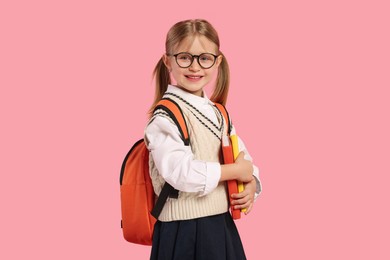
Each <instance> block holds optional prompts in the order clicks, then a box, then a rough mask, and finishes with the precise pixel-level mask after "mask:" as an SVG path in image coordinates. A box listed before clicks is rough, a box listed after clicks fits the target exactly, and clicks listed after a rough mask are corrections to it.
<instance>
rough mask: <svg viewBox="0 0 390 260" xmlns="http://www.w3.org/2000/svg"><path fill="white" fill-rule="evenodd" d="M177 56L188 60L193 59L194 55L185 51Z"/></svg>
mask: <svg viewBox="0 0 390 260" xmlns="http://www.w3.org/2000/svg"><path fill="white" fill-rule="evenodd" d="M177 58H178V59H179V60H183V61H187V60H191V59H192V56H191V55H189V54H185V53H183V54H180V55H178V56H177Z"/></svg>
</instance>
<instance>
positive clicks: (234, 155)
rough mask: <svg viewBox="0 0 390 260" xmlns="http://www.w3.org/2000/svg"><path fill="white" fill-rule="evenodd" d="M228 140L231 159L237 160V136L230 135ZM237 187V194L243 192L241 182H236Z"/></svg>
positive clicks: (238, 150) (242, 210) (238, 151)
mask: <svg viewBox="0 0 390 260" xmlns="http://www.w3.org/2000/svg"><path fill="white" fill-rule="evenodd" d="M230 140H231V142H232V150H233V157H234V160H236V159H237V156H238V154H239V153H240V149H239V147H238V136H237V135H231V136H230ZM237 186H238V192H243V191H244V184H243V183H242V182H240V181H239V182H237ZM241 212H246V209H241Z"/></svg>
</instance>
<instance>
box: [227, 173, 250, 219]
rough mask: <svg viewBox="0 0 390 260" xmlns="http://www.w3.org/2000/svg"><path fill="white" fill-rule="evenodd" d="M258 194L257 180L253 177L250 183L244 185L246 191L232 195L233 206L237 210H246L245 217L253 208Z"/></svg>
mask: <svg viewBox="0 0 390 260" xmlns="http://www.w3.org/2000/svg"><path fill="white" fill-rule="evenodd" d="M255 192H256V180H255V178H254V177H253V176H252V180H251V181H250V182H247V183H244V191H242V192H240V193H235V194H232V198H233V200H232V205H234V208H235V209H246V212H245V215H248V214H249V212H251V210H252V208H253V203H254V201H255Z"/></svg>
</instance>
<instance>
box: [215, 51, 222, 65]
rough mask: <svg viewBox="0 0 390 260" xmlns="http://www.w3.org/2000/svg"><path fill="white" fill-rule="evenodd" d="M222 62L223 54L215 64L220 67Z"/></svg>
mask: <svg viewBox="0 0 390 260" xmlns="http://www.w3.org/2000/svg"><path fill="white" fill-rule="evenodd" d="M222 60H223V55H222V54H220V55H218V57H217V61H216V62H215V65H217V67H218V66H219V64H221V62H222Z"/></svg>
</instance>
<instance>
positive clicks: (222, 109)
mask: <svg viewBox="0 0 390 260" xmlns="http://www.w3.org/2000/svg"><path fill="white" fill-rule="evenodd" d="M214 104H215V107H216V108H217V109H218V111H219V112H220V113H221V114H222V116H223V118H225V121H226V123H227V125H228V134H230V132H231V131H232V124H231V122H230V117H229V113H228V112H227V110H226V108H225V106H224V105H222V104H220V103H214Z"/></svg>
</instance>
